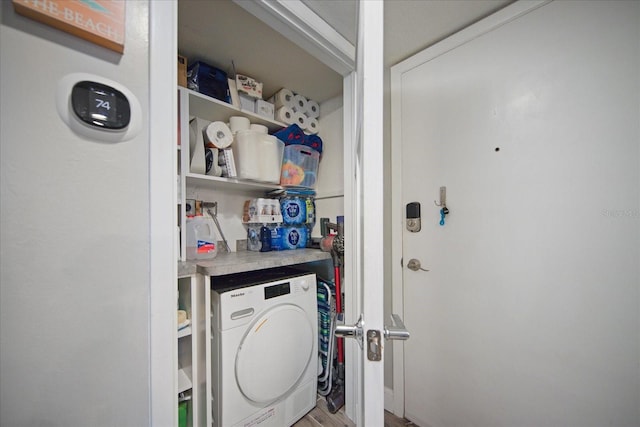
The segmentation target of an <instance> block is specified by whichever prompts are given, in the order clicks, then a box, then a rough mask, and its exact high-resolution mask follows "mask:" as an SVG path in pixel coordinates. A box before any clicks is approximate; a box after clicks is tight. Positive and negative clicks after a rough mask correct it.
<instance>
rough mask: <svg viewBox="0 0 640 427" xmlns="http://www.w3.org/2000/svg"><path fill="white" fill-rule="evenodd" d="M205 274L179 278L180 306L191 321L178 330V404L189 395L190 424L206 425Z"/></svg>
mask: <svg viewBox="0 0 640 427" xmlns="http://www.w3.org/2000/svg"><path fill="white" fill-rule="evenodd" d="M204 282H205V280H204V278H203V277H202V276H201V275H199V274H191V275H187V276H183V277H180V278H178V285H177V286H178V309H180V310H185V311H186V312H187V318H188V319H189V320H190V321H191V323H190V325H189V326H187V327H185V328H183V329H181V330H179V331H176V339H177V341H178V344H177V349H178V360H177V366H176V375H177V378H176V384H177V390H176V392H177V393H176V405H177V404H178V402H179V401H180V399H181V396H182V397H184V396H186V397H187V399H188V400H187V402H188V403H187V405H188V409H187V426H202V425H204V422H205V419H206V413H205V410H206V400H205V396H206V366H205V358H206V354H205V353H206V348H205V346H204V343H205V341H204V335H205V321H204V316H205V314H204V313H205V308H204Z"/></svg>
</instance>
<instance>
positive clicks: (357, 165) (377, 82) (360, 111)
mask: <svg viewBox="0 0 640 427" xmlns="http://www.w3.org/2000/svg"><path fill="white" fill-rule="evenodd" d="M382 45H383V3H382V2H366V1H363V2H360V4H359V24H358V42H357V46H356V50H357V53H356V59H357V61H356V62H357V64H356V71H355V73H353V74H352V75H351V76H349V77H347V78H346V79H345V106H344V110H345V147H347V148H346V149H345V156H344V157H345V165H344V171H345V173H344V177H345V221H347V224H350V227H347V232H348V233H350V234H349V235H347V236H346V237H347V241H346V244H345V246H346V253H345V264H346V266H347V267H348V268H347V269H346V273H345V277H346V279H347V280H348V281H351V284H350V286H348V287H347V291H346V300H347V303H346V308H345V318H346V323H349V324H351V325H354V324H356V322H357V321H358V319H359V318H361V319H362V324H361V326H362V337H361V338H356V339H355V340H353V339H352V340H346V341H345V348H346V363H347V367H346V370H347V372H346V377H347V381H346V382H347V383H346V409H347V415H349V416H350V417H351V418H352V419H353V420H355V421H356V423H357V425H358V426H365V425H366V426H382V425H384V365H383V363H384V359H383V348H384V345H383V344H384V338H383V335H384V324H383V322H384V319H383V281H382V278H383V270H382V265H383V253H382V244H381V242H380V234H381V230H382V227H383V217H382V209H381V206H382V203H383V199H382V191H381V189H382V184H383V182H382V174H381V173H380V171H381V170H382V168H383V162H382V161H383V158H382V133H383V132H382V131H383V130H382V112H383V104H382V91H381V90H380V88H382V82H383V56H382V54H383V52H382V48H381V46H382ZM346 141H352V143H347V142H346ZM360 316H361V317H360ZM358 341H359V342H358ZM368 342H370V344H368ZM369 350H371V351H369Z"/></svg>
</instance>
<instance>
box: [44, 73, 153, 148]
mask: <svg viewBox="0 0 640 427" xmlns="http://www.w3.org/2000/svg"><path fill="white" fill-rule="evenodd" d="M56 106H57V109H58V114H60V117H61V118H62V120H63V121H64V122H65V123H66V124H67V125H68V126H69V127H70V128H71V129H72V130H73V131H74V132H75V133H77V134H79V135H81V136H83V137H85V138H88V139H90V140H97V141H103V142H120V141H126V140H129V139H131V138H133V137H134V136H135V135H137V134H138V132H139V131H140V128H141V121H142V118H141V108H140V103H139V102H138V99H137V98H136V97H135V95H133V93H132V92H131V91H130V90H128V89H127V88H126V87H124V86H123V85H121V84H119V83H117V82H115V81H112V80H109V79H106V78H104V77H100V76H96V75H92V74H87V73H74V74H69V75H67V76H65V77H63V78H62V80H60V82H59V84H58V91H57V94H56Z"/></svg>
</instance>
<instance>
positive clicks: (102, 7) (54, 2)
mask: <svg viewBox="0 0 640 427" xmlns="http://www.w3.org/2000/svg"><path fill="white" fill-rule="evenodd" d="M13 7H14V9H15V11H16V13H19V14H20V15H24V16H27V17H29V18H31V19H35V20H36V21H40V22H42V23H44V24H47V25H50V26H52V27H55V28H58V29H60V30H62V31H66V32H68V33H71V34H73V35H75V36H78V37H81V38H83V39H85V40H89V41H90V42H92V43H95V44H98V45H100V46H104V47H106V48H108V49H111V50H114V51H116V52H118V53H122V52H123V51H124V29H125V0H13Z"/></svg>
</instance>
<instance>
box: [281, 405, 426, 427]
mask: <svg viewBox="0 0 640 427" xmlns="http://www.w3.org/2000/svg"><path fill="white" fill-rule="evenodd" d="M293 427H355V424H354V423H353V422H352V421H351V420H350V419H349V418H347V416H346V415H345V413H344V406H343V407H342V408H341V409H340V410H339V411H338V412H336V413H335V414H332V413H331V412H329V410H328V409H327V402H326V401H325V399H324V398H318V404H317V405H316V407H315V408H313V409H312V410H311V411H310V412H309V413H307V415H305V416H304V417H303V418H301V419H300V420H299V421H298V422H297V423H295V424H294V425H293ZM384 427H417V426H416V425H415V424H413V423H412V422H411V421H409V420H406V419H403V418H399V417H396V416H395V415H393V414H391V413H389V412H387V411H385V412H384Z"/></svg>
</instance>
